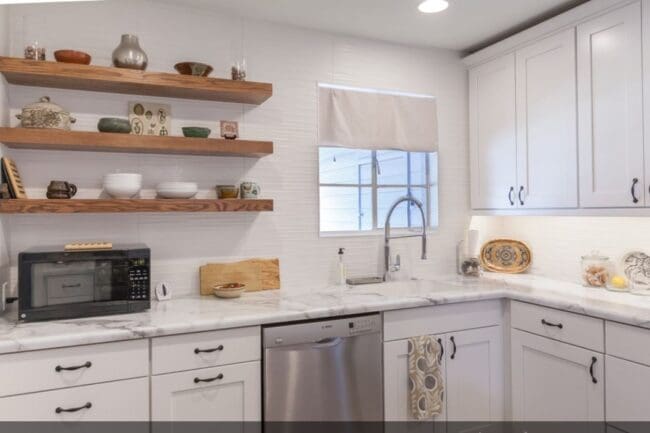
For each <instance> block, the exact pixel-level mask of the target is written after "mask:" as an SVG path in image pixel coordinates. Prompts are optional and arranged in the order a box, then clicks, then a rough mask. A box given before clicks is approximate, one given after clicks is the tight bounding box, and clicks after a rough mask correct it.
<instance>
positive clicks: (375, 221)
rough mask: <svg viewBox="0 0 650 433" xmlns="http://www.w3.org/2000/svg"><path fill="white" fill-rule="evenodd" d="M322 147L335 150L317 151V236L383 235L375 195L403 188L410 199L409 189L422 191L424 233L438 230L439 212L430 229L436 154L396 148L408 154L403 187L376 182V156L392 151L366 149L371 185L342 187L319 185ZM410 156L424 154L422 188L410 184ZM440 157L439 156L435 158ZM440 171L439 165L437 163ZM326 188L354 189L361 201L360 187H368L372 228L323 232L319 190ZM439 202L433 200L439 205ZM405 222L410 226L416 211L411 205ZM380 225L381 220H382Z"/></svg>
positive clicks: (377, 173) (377, 166)
mask: <svg viewBox="0 0 650 433" xmlns="http://www.w3.org/2000/svg"><path fill="white" fill-rule="evenodd" d="M323 148H329V149H333V148H336V147H334V146H318V152H319V158H318V232H319V235H320V237H339V236H351V237H353V236H378V235H380V234H382V235H383V233H384V232H385V227H379V208H378V204H379V200H378V192H379V190H380V189H389V188H406V189H407V194H408V195H409V196H412V189H413V188H422V189H424V191H425V196H426V203H425V209H424V211H425V218H426V222H425V226H426V231H427V233H431V232H435V231H436V230H437V229H438V227H439V217H440V215H439V209H436V210H435V212H436V213H437V215H436V218H435V221H436V225H435V226H433V225H432V223H433V219H432V216H433V212H434V209H433V207H432V193H433V190H434V188H435V191H437V192H438V194H439V190H438V187H439V184H438V182H439V170H436V175H435V176H432V170H431V154H437V153H438V152H410V151H406V150H399V149H395V150H397V151H399V152H404V153H406V155H407V173H406V175H407V183H406V184H379V183H378V176H380V174H379V172H380V170H381V164H380V162H379V160H378V158H377V153H378V152H381V151H390V150H393V149H379V150H371V149H366V151H369V152H371V161H372V162H371V164H372V167H371V170H370V171H371V183H369V184H367V183H356V184H344V183H321V177H320V176H321V170H320V150H321V149H323ZM344 149H349V150H355V149H351V148H344ZM356 150H363V149H356ZM413 154H424V155H425V156H426V157H425V172H426V173H425V175H426V182H425V184H424V185H421V184H412V183H411V180H412V173H411V167H412V156H413ZM438 157H439V155H438ZM358 168H359V170H361V169H362V166H361V165H359V166H358ZM438 168H439V164H438ZM358 178H359V179H360V178H361V173H360V172H359V176H358ZM323 187H326V188H357V190H358V192H359V194H358V196H359V200H361V196H362V193H361V191H362V189H363V188H370V190H371V197H372V228H371V229H370V230H362V229H359V230H352V231H350V230H343V231H322V230H321V207H320V205H321V203H320V200H321V193H320V190H321V188H323ZM438 201H439V200H436V202H438ZM359 208H360V209H361V204H360V205H359ZM407 212H408V219H409V224H410V219H411V217H412V213H413V212H419V211H417V210H416V209H415V208H414V206H413V205H412V204H411V205H410V206H409V207H408V211H407ZM361 218H362V215H361V214H359V226H361ZM382 224H383V221H382ZM421 230H422V227H411V228H408V227H400V228H393V229H392V231H393V232H396V233H399V232H404V233H410V232H415V231H417V232H420V231H421Z"/></svg>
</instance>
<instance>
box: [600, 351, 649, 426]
mask: <svg viewBox="0 0 650 433" xmlns="http://www.w3.org/2000/svg"><path fill="white" fill-rule="evenodd" d="M605 371H606V373H605V374H606V382H607V397H606V399H607V400H606V401H607V404H606V407H607V422H608V423H609V424H611V425H613V426H615V427H618V428H619V429H621V430H624V431H626V432H629V433H635V432H636V431H641V430H644V431H647V427H648V422H650V367H648V366H645V365H642V364H637V363H635V362H630V361H625V360H623V359H619V358H615V357H613V356H607V358H606V360H605ZM635 423H636V424H635ZM639 423H642V424H639Z"/></svg>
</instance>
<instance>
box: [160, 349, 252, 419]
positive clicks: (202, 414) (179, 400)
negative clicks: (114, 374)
mask: <svg viewBox="0 0 650 433" xmlns="http://www.w3.org/2000/svg"><path fill="white" fill-rule="evenodd" d="M261 370H262V367H261V363H260V362H259V361H256V362H247V363H243V364H234V365H226V366H223V367H213V368H205V369H202V370H193V371H184V372H180V373H172V374H163V375H159V376H155V377H153V378H152V379H151V407H152V412H151V418H152V420H153V421H154V422H156V423H160V422H165V423H167V422H174V423H176V422H242V421H247V422H252V421H261V419H262V379H261V374H262V372H261ZM165 426H166V425H165V424H163V425H162V426H161V427H165ZM157 427H159V426H156V425H154V432H157V431H158V429H157ZM161 430H162V429H161ZM226 430H228V429H227V428H226ZM244 430H245V431H246V429H244ZM163 431H167V430H163Z"/></svg>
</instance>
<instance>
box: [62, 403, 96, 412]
mask: <svg viewBox="0 0 650 433" xmlns="http://www.w3.org/2000/svg"><path fill="white" fill-rule="evenodd" d="M91 407H93V405H92V403H90V402H88V403H86V404H84V405H83V406H81V407H74V408H72V409H63V408H62V407H57V408H56V409H55V410H54V412H56V413H63V412H66V413H72V412H79V411H80V410H83V409H90V408H91Z"/></svg>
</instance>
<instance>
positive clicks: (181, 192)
mask: <svg viewBox="0 0 650 433" xmlns="http://www.w3.org/2000/svg"><path fill="white" fill-rule="evenodd" d="M156 192H157V193H158V195H159V196H160V197H162V198H192V197H194V196H195V195H196V193H198V192H199V186H198V185H197V184H196V183H194V182H163V183H161V184H160V185H158V186H157V187H156Z"/></svg>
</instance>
